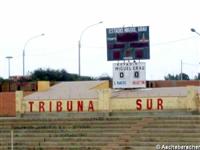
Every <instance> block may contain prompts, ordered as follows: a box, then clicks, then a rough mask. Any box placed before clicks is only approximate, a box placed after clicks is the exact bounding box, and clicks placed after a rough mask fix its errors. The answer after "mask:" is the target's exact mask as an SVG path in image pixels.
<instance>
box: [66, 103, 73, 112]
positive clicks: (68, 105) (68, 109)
mask: <svg viewBox="0 0 200 150" xmlns="http://www.w3.org/2000/svg"><path fill="white" fill-rule="evenodd" d="M72 108H73V107H72V101H67V111H72Z"/></svg>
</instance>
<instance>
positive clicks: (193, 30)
mask: <svg viewBox="0 0 200 150" xmlns="http://www.w3.org/2000/svg"><path fill="white" fill-rule="evenodd" d="M191 31H192V32H195V33H196V34H197V35H199V36H200V33H199V32H197V31H196V30H195V29H194V28H191ZM199 63H200V62H199Z"/></svg>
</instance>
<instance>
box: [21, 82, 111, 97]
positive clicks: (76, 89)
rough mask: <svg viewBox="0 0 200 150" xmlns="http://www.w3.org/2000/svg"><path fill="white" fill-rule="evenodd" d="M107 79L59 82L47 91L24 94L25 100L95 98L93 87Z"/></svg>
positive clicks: (95, 91)
mask: <svg viewBox="0 0 200 150" xmlns="http://www.w3.org/2000/svg"><path fill="white" fill-rule="evenodd" d="M105 82H107V81H73V82H61V83H58V84H56V85H54V86H52V87H50V88H49V90H47V91H41V92H35V93H33V94H31V95H28V96H25V97H24V99H25V100H46V99H50V100H58V99H92V98H97V97H98V93H97V90H96V88H95V87H97V86H98V85H100V84H103V83H105Z"/></svg>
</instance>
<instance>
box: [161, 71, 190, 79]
mask: <svg viewBox="0 0 200 150" xmlns="http://www.w3.org/2000/svg"><path fill="white" fill-rule="evenodd" d="M164 78H165V80H181V73H180V74H176V75H171V74H168V75H167V76H165V77H164ZM182 80H190V77H189V76H188V75H187V74H186V73H182Z"/></svg>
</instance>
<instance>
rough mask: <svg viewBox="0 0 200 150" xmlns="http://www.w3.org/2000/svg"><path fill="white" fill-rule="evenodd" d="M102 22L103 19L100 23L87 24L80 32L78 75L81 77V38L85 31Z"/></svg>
mask: <svg viewBox="0 0 200 150" xmlns="http://www.w3.org/2000/svg"><path fill="white" fill-rule="evenodd" d="M101 23H103V21H100V22H98V23H95V24H92V25H89V26H87V27H86V28H84V30H83V31H82V32H81V34H80V38H79V41H78V75H79V77H80V76H81V39H82V36H83V33H84V32H85V31H86V30H87V29H89V28H90V27H93V26H95V25H98V24H101Z"/></svg>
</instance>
